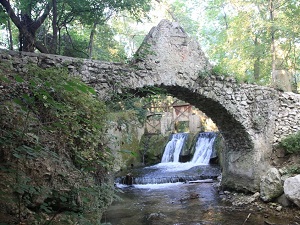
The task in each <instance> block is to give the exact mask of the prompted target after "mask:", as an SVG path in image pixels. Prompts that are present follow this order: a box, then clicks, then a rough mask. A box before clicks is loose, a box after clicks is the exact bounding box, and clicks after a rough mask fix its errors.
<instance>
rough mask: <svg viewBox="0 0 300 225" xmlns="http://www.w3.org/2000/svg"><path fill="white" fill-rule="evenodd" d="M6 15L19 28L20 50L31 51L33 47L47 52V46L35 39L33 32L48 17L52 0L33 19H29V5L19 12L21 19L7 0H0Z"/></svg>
mask: <svg viewBox="0 0 300 225" xmlns="http://www.w3.org/2000/svg"><path fill="white" fill-rule="evenodd" d="M0 4H1V5H2V6H3V7H4V9H5V10H6V12H7V14H8V16H9V17H10V19H11V20H12V22H13V23H14V24H15V25H16V27H17V28H18V30H19V40H20V50H21V51H29V52H33V51H34V49H35V47H36V48H37V49H38V50H39V51H40V52H43V53H48V50H47V48H46V47H45V46H44V45H43V44H42V43H40V42H38V41H36V40H35V33H36V31H37V30H38V29H39V28H40V26H41V25H42V24H43V22H44V21H45V19H46V18H47V17H48V15H49V13H50V11H51V9H52V0H49V3H48V4H47V5H46V7H45V10H44V13H43V14H42V15H41V16H40V17H39V18H37V19H36V20H35V21H33V20H32V19H31V6H30V5H28V8H27V9H26V10H24V11H22V12H21V19H20V18H19V17H18V16H17V15H16V14H15V12H14V11H13V8H12V7H11V5H10V2H9V0H0Z"/></svg>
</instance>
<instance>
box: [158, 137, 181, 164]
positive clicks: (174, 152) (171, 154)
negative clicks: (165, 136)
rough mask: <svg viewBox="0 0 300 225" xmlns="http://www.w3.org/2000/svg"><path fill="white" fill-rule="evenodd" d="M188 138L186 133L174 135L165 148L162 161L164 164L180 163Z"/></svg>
mask: <svg viewBox="0 0 300 225" xmlns="http://www.w3.org/2000/svg"><path fill="white" fill-rule="evenodd" d="M186 137H187V134H186V133H178V134H173V135H172V137H171V140H170V141H169V142H168V144H167V145H166V147H165V151H164V154H163V157H162V159H161V162H162V163H167V162H174V163H177V162H179V155H180V152H181V150H182V147H183V144H184V142H185V140H186Z"/></svg>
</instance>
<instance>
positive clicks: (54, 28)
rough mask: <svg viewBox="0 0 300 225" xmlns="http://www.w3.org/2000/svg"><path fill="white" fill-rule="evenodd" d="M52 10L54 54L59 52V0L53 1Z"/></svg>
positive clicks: (52, 49) (52, 48) (52, 47)
mask: <svg viewBox="0 0 300 225" xmlns="http://www.w3.org/2000/svg"><path fill="white" fill-rule="evenodd" d="M52 4H53V6H52V11H53V19H52V42H51V43H52V46H51V50H50V52H51V53H52V54H56V53H57V35H58V27H57V0H53V2H52Z"/></svg>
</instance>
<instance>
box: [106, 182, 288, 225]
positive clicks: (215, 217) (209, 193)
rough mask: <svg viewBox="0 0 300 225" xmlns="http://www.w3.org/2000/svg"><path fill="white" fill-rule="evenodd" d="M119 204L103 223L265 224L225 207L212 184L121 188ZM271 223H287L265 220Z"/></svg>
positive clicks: (260, 215) (254, 214) (245, 212)
mask: <svg viewBox="0 0 300 225" xmlns="http://www.w3.org/2000/svg"><path fill="white" fill-rule="evenodd" d="M120 187H121V189H122V191H123V193H119V196H120V197H121V198H122V201H117V202H114V203H113V205H112V206H111V207H110V208H109V209H108V210H107V211H106V212H105V213H104V215H103V220H102V221H101V222H102V223H103V224H111V225H202V224H203V225H204V224H205V225H206V224H214V225H217V224H222V225H242V224H243V223H244V221H245V219H246V218H247V216H248V215H249V213H251V216H250V217H249V219H248V220H247V223H246V224H252V225H259V224H265V223H264V221H265V214H264V213H263V212H261V213H260V212H258V211H249V210H248V209H246V208H243V207H242V206H241V207H239V208H233V207H230V206H229V205H226V204H225V203H224V202H223V201H222V200H221V198H220V197H219V195H218V192H217V190H216V188H215V187H214V184H211V183H201V184H199V183H198V184H184V183H175V184H156V185H155V184H154V185H153V184H152V185H136V186H120ZM268 220H269V221H272V222H273V223H274V224H289V223H288V221H285V220H283V219H280V218H272V217H271V216H270V217H268Z"/></svg>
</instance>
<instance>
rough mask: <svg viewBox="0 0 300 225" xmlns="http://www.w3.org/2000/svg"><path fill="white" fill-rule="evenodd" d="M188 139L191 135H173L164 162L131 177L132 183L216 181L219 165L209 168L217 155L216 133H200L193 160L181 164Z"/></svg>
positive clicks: (123, 182)
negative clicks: (214, 154) (215, 147)
mask: <svg viewBox="0 0 300 225" xmlns="http://www.w3.org/2000/svg"><path fill="white" fill-rule="evenodd" d="M187 137H188V134H187V133H177V134H173V135H172V136H171V137H170V141H169V142H168V143H167V145H166V147H165V150H164V154H163V157H162V160H161V163H159V164H156V165H154V166H149V167H145V168H143V170H142V171H143V172H142V173H140V174H139V176H133V177H132V178H131V179H132V182H131V183H130V184H134V185H137V184H142V185H146V184H165V183H176V182H183V183H185V182H189V181H195V180H203V179H216V177H217V176H218V175H219V174H220V168H219V166H217V165H209V160H210V158H211V156H212V155H213V154H212V153H213V145H214V141H215V139H216V137H217V134H216V133H214V132H204V133H200V134H199V136H198V138H197V141H196V144H195V153H194V156H193V158H192V160H191V161H189V162H186V163H182V162H179V155H180V152H181V150H182V148H183V146H184V144H185V141H186V139H187ZM130 176H131V175H130ZM116 182H117V183H121V184H128V183H127V182H126V177H121V178H119V180H118V181H116Z"/></svg>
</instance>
